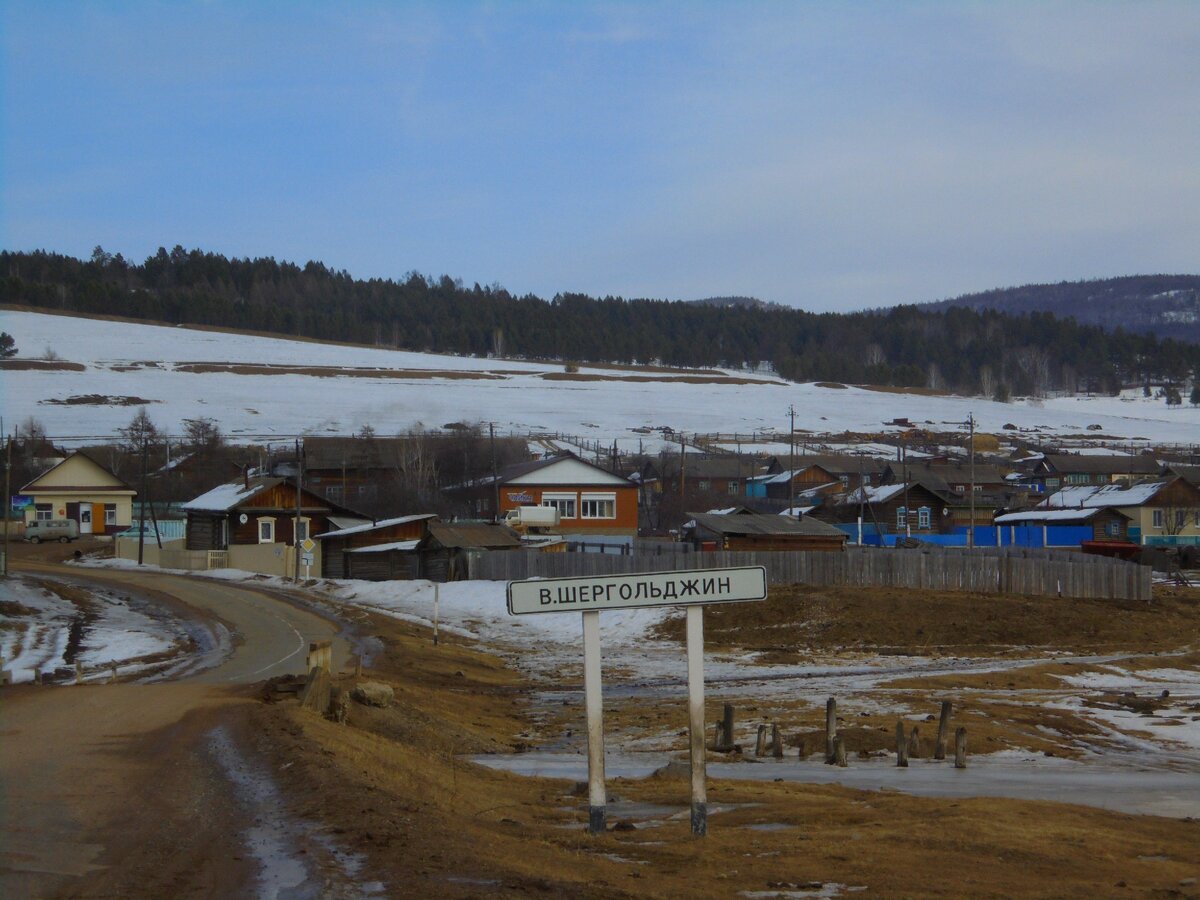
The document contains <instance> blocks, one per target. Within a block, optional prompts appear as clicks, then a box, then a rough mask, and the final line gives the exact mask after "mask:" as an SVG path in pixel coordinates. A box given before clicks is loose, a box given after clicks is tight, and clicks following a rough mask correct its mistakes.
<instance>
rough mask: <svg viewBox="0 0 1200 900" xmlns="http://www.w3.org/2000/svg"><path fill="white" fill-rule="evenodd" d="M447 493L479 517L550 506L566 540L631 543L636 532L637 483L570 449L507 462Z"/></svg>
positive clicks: (502, 515)
mask: <svg viewBox="0 0 1200 900" xmlns="http://www.w3.org/2000/svg"><path fill="white" fill-rule="evenodd" d="M447 493H448V494H450V495H451V496H453V497H455V498H456V499H457V500H458V501H459V502H460V503H462V504H464V505H465V506H466V508H467V509H468V510H469V512H470V513H471V514H473V515H474V516H475V517H477V518H489V519H490V518H498V519H502V518H503V517H504V515H505V514H506V513H507V512H508V511H509V510H512V509H517V508H518V507H521V506H549V507H553V508H554V509H556V510H558V519H559V525H558V529H557V532H558V533H559V534H560V535H561V536H563V537H564V538H565V539H566V540H567V541H568V542H572V541H573V542H579V543H593V544H622V545H632V543H633V538H634V537H635V536H636V535H637V530H638V488H637V485H636V484H635V483H634V482H632V481H630V480H629V479H627V478H622V477H621V476H619V475H614V474H613V473H612V472H609V471H607V470H605V469H602V468H601V467H600V466H597V465H593V464H592V463H590V462H586V461H585V460H582V459H579V458H578V457H576V456H574V455H572V454H564V455H561V456H555V457H550V458H548V459H541V460H534V461H531V462H526V463H518V464H516V465H512V466H508V467H506V468H504V469H502V470H501V471H500V472H499V473H498V474H497V477H496V479H495V480H494V481H493V480H492V478H491V477H487V478H481V479H478V480H476V481H473V482H471V483H470V484H467V485H460V486H458V487H456V488H452V489H449V490H448V491H447ZM497 501H498V504H499V505H498V506H497Z"/></svg>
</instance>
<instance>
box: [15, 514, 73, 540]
mask: <svg viewBox="0 0 1200 900" xmlns="http://www.w3.org/2000/svg"><path fill="white" fill-rule="evenodd" d="M25 540H27V541H29V542H30V543H31V544H40V543H41V542H42V541H59V542H61V543H63V544H65V543H67V542H68V541H77V540H79V524H78V523H77V522H76V521H75V520H74V519H42V520H41V521H38V520H36V519H35V520H34V521H32V522H26V523H25Z"/></svg>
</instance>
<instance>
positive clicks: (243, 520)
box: [238, 513, 250, 525]
mask: <svg viewBox="0 0 1200 900" xmlns="http://www.w3.org/2000/svg"><path fill="white" fill-rule="evenodd" d="M238 521H239V522H241V523H242V524H243V525H245V524H246V523H247V522H249V521H250V517H249V516H248V515H246V514H245V513H242V514H241V515H240V516H238Z"/></svg>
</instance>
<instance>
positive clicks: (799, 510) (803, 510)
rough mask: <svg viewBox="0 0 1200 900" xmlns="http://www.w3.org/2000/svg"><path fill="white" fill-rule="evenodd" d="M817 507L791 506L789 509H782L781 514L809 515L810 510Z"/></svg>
mask: <svg viewBox="0 0 1200 900" xmlns="http://www.w3.org/2000/svg"><path fill="white" fill-rule="evenodd" d="M814 509H816V507H815V506H789V507H788V508H787V509H784V510H780V512H779V514H780V515H781V516H795V517H799V516H807V515H808V514H809V513H810V512H812V511H813V510H814Z"/></svg>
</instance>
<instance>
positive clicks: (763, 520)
mask: <svg viewBox="0 0 1200 900" xmlns="http://www.w3.org/2000/svg"><path fill="white" fill-rule="evenodd" d="M688 516H689V517H690V518H691V519H692V520H693V522H694V523H695V525H696V526H697V527H700V528H703V529H705V530H706V531H711V532H713V533H714V534H727V535H728V534H742V535H746V534H754V535H763V536H771V537H783V536H798V537H840V538H844V537H846V532H844V531H842V530H841V529H840V528H834V527H833V526H832V525H827V524H826V523H824V522H819V521H817V520H816V519H807V518H806V519H795V518H791V517H789V516H779V515H765V514H757V513H756V514H753V515H741V516H714V515H710V514H709V513H688Z"/></svg>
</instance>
